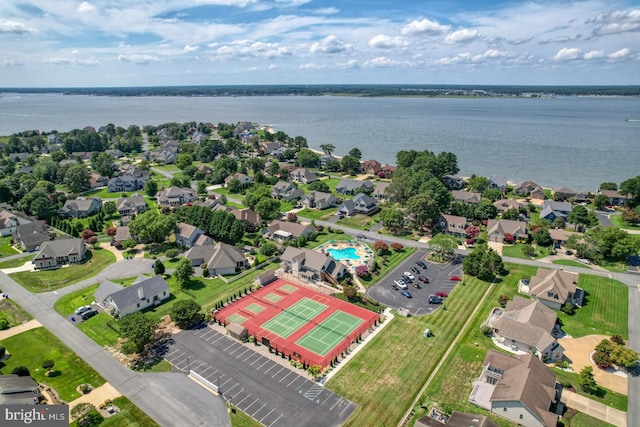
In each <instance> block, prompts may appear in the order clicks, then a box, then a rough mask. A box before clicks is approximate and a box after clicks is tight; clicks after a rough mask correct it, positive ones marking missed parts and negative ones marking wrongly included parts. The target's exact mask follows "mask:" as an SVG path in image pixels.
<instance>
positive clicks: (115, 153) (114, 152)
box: [104, 148, 124, 159]
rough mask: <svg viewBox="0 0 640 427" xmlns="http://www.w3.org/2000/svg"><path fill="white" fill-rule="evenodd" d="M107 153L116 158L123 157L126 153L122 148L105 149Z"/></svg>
mask: <svg viewBox="0 0 640 427" xmlns="http://www.w3.org/2000/svg"><path fill="white" fill-rule="evenodd" d="M104 152H105V153H107V154H110V155H111V157H113V158H114V159H121V158H123V157H124V153H123V152H122V150H118V149H117V148H115V149H112V150H104Z"/></svg>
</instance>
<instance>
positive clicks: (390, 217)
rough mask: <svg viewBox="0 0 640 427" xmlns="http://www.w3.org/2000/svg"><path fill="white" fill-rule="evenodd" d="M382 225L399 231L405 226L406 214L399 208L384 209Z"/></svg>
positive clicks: (381, 215) (381, 214)
mask: <svg viewBox="0 0 640 427" xmlns="http://www.w3.org/2000/svg"><path fill="white" fill-rule="evenodd" d="M380 220H381V221H382V225H383V226H384V227H385V228H387V229H389V230H391V231H397V230H400V229H402V228H403V227H404V215H403V214H402V212H401V211H399V210H397V209H383V210H382V212H380Z"/></svg>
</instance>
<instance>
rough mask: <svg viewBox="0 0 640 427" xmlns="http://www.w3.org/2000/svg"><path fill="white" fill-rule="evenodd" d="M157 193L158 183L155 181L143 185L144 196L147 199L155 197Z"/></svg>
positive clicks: (148, 181)
mask: <svg viewBox="0 0 640 427" xmlns="http://www.w3.org/2000/svg"><path fill="white" fill-rule="evenodd" d="M157 192H158V183H157V182H156V181H154V180H153V179H149V180H147V182H145V183H144V194H146V195H147V196H149V197H155V196H156V193H157Z"/></svg>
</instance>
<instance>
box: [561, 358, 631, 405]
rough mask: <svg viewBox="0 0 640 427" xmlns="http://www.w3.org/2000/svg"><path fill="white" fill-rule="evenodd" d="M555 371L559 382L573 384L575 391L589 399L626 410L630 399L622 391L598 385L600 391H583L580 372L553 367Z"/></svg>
mask: <svg viewBox="0 0 640 427" xmlns="http://www.w3.org/2000/svg"><path fill="white" fill-rule="evenodd" d="M596 369H597V368H596ZM553 373H554V374H556V375H557V376H558V380H557V381H558V382H559V383H562V384H563V385H567V384H571V385H572V386H573V387H575V389H576V390H575V391H576V393H578V394H579V395H582V396H585V397H588V398H589V399H592V400H595V401H596V402H600V403H602V404H605V405H607V406H611V407H612V408H616V409H619V410H621V411H625V412H626V410H627V401H628V399H627V396H625V395H623V394H620V393H615V392H613V391H611V390H608V389H606V388H604V387H598V391H597V393H596V394H588V393H585V392H584V391H582V389H581V388H580V385H579V384H580V382H579V379H580V375H579V374H577V373H574V372H566V371H563V370H561V369H557V368H553Z"/></svg>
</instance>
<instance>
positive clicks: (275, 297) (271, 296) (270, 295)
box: [263, 292, 284, 302]
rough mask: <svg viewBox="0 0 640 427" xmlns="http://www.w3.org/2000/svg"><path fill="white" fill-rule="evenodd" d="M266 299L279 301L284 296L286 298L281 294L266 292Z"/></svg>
mask: <svg viewBox="0 0 640 427" xmlns="http://www.w3.org/2000/svg"><path fill="white" fill-rule="evenodd" d="M263 298H264V299H266V300H267V301H271V302H278V301H280V300H281V299H282V298H284V297H283V296H281V295H278V294H275V293H273V292H269V293H268V294H266V295H265V296H264V297H263Z"/></svg>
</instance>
